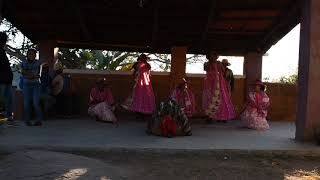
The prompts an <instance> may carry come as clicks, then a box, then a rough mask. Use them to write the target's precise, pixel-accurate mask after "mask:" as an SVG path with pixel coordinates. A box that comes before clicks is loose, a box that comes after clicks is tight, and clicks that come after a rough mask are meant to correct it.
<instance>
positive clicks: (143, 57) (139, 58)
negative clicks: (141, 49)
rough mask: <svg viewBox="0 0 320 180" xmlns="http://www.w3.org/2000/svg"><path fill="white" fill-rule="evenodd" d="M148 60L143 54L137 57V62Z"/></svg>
mask: <svg viewBox="0 0 320 180" xmlns="http://www.w3.org/2000/svg"><path fill="white" fill-rule="evenodd" d="M147 58H148V56H147V55H145V54H141V55H140V56H139V57H138V61H141V60H146V59H147Z"/></svg>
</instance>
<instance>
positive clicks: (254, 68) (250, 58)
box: [243, 52, 262, 94]
mask: <svg viewBox="0 0 320 180" xmlns="http://www.w3.org/2000/svg"><path fill="white" fill-rule="evenodd" d="M243 73H244V75H245V77H246V84H245V85H246V91H245V92H246V94H248V92H249V91H250V85H251V84H253V83H254V82H255V81H256V79H261V78H262V54H261V53H257V52H250V53H248V54H246V55H245V57H244V65H243ZM251 87H252V86H251Z"/></svg>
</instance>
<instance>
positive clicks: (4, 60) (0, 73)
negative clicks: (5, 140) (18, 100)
mask: <svg viewBox="0 0 320 180" xmlns="http://www.w3.org/2000/svg"><path fill="white" fill-rule="evenodd" d="M7 40H8V36H7V34H6V33H4V32H0V96H1V97H2V98H3V99H4V100H5V113H4V114H3V115H4V116H5V117H6V118H7V119H8V122H9V124H14V123H13V117H12V102H13V101H12V79H13V73H12V70H11V67H10V62H9V59H8V57H7V55H6V51H5V50H4V47H5V45H6V43H7Z"/></svg>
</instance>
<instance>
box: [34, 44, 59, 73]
mask: <svg viewBox="0 0 320 180" xmlns="http://www.w3.org/2000/svg"><path fill="white" fill-rule="evenodd" d="M58 51H59V48H56V42H55V41H53V40H46V41H40V43H39V52H40V59H41V60H44V61H46V62H47V63H48V64H49V66H50V69H53V65H54V64H55V62H56V61H57V59H58Z"/></svg>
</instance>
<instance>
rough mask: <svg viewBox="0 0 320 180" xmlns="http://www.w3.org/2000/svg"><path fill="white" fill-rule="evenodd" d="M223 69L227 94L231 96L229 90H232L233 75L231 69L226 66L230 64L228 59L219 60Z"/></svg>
mask: <svg viewBox="0 0 320 180" xmlns="http://www.w3.org/2000/svg"><path fill="white" fill-rule="evenodd" d="M221 63H222V66H223V70H224V75H223V76H224V79H225V80H226V82H227V85H228V86H227V87H228V92H229V95H230V96H231V92H232V91H233V88H234V77H233V72H232V70H231V69H229V68H228V66H230V65H231V64H230V63H229V61H228V59H223V60H222V61H221Z"/></svg>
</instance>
